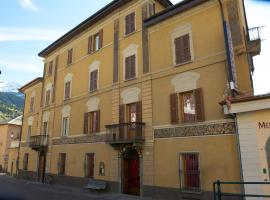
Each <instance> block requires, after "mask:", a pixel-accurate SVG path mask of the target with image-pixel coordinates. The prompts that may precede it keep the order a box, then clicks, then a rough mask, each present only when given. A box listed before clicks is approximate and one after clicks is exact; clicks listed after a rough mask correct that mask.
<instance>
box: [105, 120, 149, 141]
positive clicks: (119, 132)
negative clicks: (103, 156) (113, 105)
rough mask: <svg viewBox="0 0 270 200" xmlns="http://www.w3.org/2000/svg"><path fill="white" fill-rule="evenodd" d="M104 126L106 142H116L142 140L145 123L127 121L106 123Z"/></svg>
mask: <svg viewBox="0 0 270 200" xmlns="http://www.w3.org/2000/svg"><path fill="white" fill-rule="evenodd" d="M105 127H106V129H107V134H106V142H107V143H110V144H117V143H135V142H144V127H145V123H142V122H129V123H120V124H111V125H106V126H105Z"/></svg>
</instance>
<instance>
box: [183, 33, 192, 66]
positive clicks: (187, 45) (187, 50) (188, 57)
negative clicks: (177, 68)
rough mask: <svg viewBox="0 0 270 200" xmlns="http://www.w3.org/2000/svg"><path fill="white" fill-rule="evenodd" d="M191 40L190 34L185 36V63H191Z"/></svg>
mask: <svg viewBox="0 0 270 200" xmlns="http://www.w3.org/2000/svg"><path fill="white" fill-rule="evenodd" d="M189 40H190V38H189V34H186V35H184V36H183V45H184V49H183V51H184V61H185V62H187V61H190V60H191V55H190V41H189Z"/></svg>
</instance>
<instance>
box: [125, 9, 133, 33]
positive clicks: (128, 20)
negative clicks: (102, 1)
mask: <svg viewBox="0 0 270 200" xmlns="http://www.w3.org/2000/svg"><path fill="white" fill-rule="evenodd" d="M125 27H126V35H128V34H130V33H133V32H134V31H135V12H133V13H131V14H129V15H127V16H126V25H125Z"/></svg>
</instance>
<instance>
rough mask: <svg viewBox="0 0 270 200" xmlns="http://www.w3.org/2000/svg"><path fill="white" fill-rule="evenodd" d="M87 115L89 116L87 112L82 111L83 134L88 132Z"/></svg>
mask: <svg viewBox="0 0 270 200" xmlns="http://www.w3.org/2000/svg"><path fill="white" fill-rule="evenodd" d="M88 116H89V113H84V125H83V133H84V134H87V133H88Z"/></svg>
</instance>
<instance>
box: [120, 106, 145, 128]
mask: <svg viewBox="0 0 270 200" xmlns="http://www.w3.org/2000/svg"><path fill="white" fill-rule="evenodd" d="M119 122H120V123H125V122H142V106H141V102H140V101H139V102H136V103H131V104H127V105H120V106H119Z"/></svg>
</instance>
